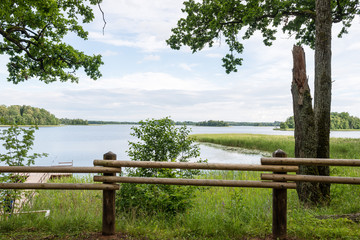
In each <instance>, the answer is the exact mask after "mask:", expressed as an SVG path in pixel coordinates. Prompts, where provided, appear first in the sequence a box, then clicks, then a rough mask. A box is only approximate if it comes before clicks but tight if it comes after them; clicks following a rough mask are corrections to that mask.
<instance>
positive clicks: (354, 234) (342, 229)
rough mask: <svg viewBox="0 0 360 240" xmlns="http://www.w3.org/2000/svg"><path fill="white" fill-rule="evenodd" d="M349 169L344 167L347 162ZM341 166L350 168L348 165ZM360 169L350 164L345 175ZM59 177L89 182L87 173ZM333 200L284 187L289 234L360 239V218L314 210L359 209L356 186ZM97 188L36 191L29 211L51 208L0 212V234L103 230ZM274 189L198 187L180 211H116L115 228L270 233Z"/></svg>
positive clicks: (75, 234)
mask: <svg viewBox="0 0 360 240" xmlns="http://www.w3.org/2000/svg"><path fill="white" fill-rule="evenodd" d="M347 169H348V168H347ZM339 171H341V172H342V173H348V171H347V170H346V169H344V170H341V169H340V168H339ZM259 174H260V173H256V172H237V171H236V172H225V171H218V172H213V171H212V172H207V173H206V174H204V175H203V176H202V178H210V179H236V180H240V179H246V180H255V179H259ZM353 174H357V175H359V170H356V169H355V170H354V169H353V172H352V173H351V174H349V175H353ZM57 181H60V182H78V183H82V182H91V177H81V178H69V179H63V180H57ZM331 197H332V202H331V204H330V206H328V207H325V208H315V209H305V208H303V207H302V206H301V205H300V204H299V202H298V199H297V195H296V191H295V190H289V191H288V235H289V238H290V239H359V237H360V224H359V223H354V222H351V221H349V220H346V219H338V220H334V219H327V220H319V219H317V218H316V216H320V215H333V214H346V213H356V212H360V204H359V202H360V188H359V187H358V186H350V185H333V186H332V196H331ZM101 199H102V193H101V191H65V190H62V191H57V190H46V191H45V190H44V191H38V194H37V195H36V197H35V199H34V202H33V205H32V206H31V207H28V209H26V210H28V211H34V210H45V209H47V210H50V216H49V217H47V218H45V217H44V214H22V215H13V216H12V217H10V218H7V219H5V218H1V221H0V239H16V240H20V239H95V238H89V234H90V235H91V233H92V232H101V219H102V203H101ZM271 209H272V190H271V189H251V188H225V187H200V188H197V189H196V192H195V195H194V198H193V201H192V206H191V207H190V208H189V209H188V210H187V211H185V212H184V213H179V214H177V215H175V216H168V215H165V214H162V213H158V214H157V215H146V214H139V213H136V212H135V210H134V211H133V212H130V213H118V215H117V219H116V229H117V232H122V233H125V234H126V235H127V236H128V238H125V239H194V240H195V239H244V238H245V237H246V238H251V237H257V238H260V239H261V238H265V237H266V236H269V235H270V234H271V222H272V213H271Z"/></svg>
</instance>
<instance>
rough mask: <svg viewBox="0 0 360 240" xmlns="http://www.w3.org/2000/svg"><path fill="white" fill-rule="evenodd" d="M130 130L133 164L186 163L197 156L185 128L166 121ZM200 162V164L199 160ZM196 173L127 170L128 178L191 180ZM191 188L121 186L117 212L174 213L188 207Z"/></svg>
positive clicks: (192, 171)
mask: <svg viewBox="0 0 360 240" xmlns="http://www.w3.org/2000/svg"><path fill="white" fill-rule="evenodd" d="M139 124H140V126H136V127H132V130H133V132H132V133H131V135H132V136H134V137H136V138H137V139H138V141H137V142H129V145H130V147H129V150H128V155H129V157H130V158H131V160H132V161H162V162H188V161H189V160H190V159H191V158H196V157H198V156H199V155H200V152H199V147H198V146H197V145H194V143H193V140H191V139H188V134H189V132H190V130H189V129H187V128H186V126H182V127H176V126H175V123H174V122H173V121H172V120H170V119H169V118H167V117H166V118H162V119H159V120H155V119H152V120H149V119H148V120H146V121H140V123H139ZM199 162H202V161H201V160H200V161H199ZM199 173H200V171H199V170H178V169H156V168H154V169H151V168H136V169H128V170H127V175H128V176H131V177H161V178H193V177H194V176H195V175H198V174H199ZM193 190H194V188H193V187H188V186H187V187H185V186H184V187H182V186H166V185H140V184H122V186H121V188H120V191H118V192H117V203H116V204H117V209H118V211H138V210H139V211H145V212H147V213H150V214H151V213H155V212H157V211H161V212H166V213H171V214H175V213H176V212H179V211H180V212H181V211H184V210H185V209H186V208H187V207H189V206H190V198H191V196H192V193H193Z"/></svg>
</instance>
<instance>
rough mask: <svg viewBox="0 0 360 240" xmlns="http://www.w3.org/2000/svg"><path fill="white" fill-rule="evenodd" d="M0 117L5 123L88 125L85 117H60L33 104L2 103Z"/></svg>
mask: <svg viewBox="0 0 360 240" xmlns="http://www.w3.org/2000/svg"><path fill="white" fill-rule="evenodd" d="M0 119H1V123H2V124H4V125H59V124H64V125H88V121H87V120H83V119H68V118H61V119H58V118H56V117H55V115H54V114H51V113H50V112H49V111H47V110H45V109H43V108H36V107H31V106H26V105H23V106H20V105H11V106H9V107H6V106H5V105H0Z"/></svg>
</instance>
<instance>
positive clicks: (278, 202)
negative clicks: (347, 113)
mask: <svg viewBox="0 0 360 240" xmlns="http://www.w3.org/2000/svg"><path fill="white" fill-rule="evenodd" d="M261 164H262V165H249V164H214V163H172V162H135V161H117V160H116V155H115V154H114V153H112V152H108V153H106V154H104V159H103V160H94V167H0V172H19V173H25V172H43V173H48V172H57V173H59V172H61V173H103V176H94V181H95V182H102V183H103V184H98V183H94V184H72V183H69V184H60V183H36V184H29V183H0V189H67V190H70V189H72V190H80V189H86V190H102V191H103V222H102V234H103V235H113V234H115V191H116V190H118V189H119V185H118V184H117V183H142V184H168V185H196V186H222V187H250V188H272V189H273V212H272V216H273V219H272V232H273V237H274V238H275V239H277V238H279V239H285V238H286V231H287V189H295V188H296V182H298V181H310V182H327V183H343V184H360V178H342V177H325V176H307V175H293V174H291V175H290V174H289V175H288V174H287V173H288V172H297V171H298V166H299V165H314V166H360V161H359V160H342V159H299V158H297V159H293V158H287V157H286V154H285V153H284V152H282V151H281V150H278V151H275V152H274V153H273V157H272V158H261ZM122 167H142V168H176V169H207V170H236V171H260V172H272V173H262V174H261V179H259V181H247V180H208V179H173V178H139V177H121V176H116V173H120V172H121V168H122Z"/></svg>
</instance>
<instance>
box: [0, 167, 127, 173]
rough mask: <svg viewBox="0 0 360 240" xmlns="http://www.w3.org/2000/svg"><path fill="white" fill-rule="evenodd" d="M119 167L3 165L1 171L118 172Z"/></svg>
mask: <svg viewBox="0 0 360 240" xmlns="http://www.w3.org/2000/svg"><path fill="white" fill-rule="evenodd" d="M120 171H121V170H120V169H119V168H109V167H62V166H50V167H49V166H31V167H29V166H1V167H0V172H19V173H20V172H32V173H118V172H120Z"/></svg>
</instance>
